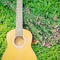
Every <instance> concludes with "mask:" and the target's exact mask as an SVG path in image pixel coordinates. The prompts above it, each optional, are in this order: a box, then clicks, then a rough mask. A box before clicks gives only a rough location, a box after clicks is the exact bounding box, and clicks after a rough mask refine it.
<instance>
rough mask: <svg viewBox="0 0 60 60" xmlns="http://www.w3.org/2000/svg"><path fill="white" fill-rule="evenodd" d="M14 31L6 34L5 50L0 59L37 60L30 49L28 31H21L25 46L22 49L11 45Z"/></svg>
mask: <svg viewBox="0 0 60 60" xmlns="http://www.w3.org/2000/svg"><path fill="white" fill-rule="evenodd" d="M15 35H16V33H15V29H14V30H11V31H9V32H8V34H7V43H8V45H7V49H6V51H5V53H4V55H3V57H2V60H37V58H36V55H35V53H34V52H33V50H32V48H31V42H32V34H31V32H30V31H28V30H25V29H23V35H24V36H25V38H26V44H25V46H24V47H23V48H17V47H15V46H14V45H13V42H12V41H13V39H14V37H15Z"/></svg>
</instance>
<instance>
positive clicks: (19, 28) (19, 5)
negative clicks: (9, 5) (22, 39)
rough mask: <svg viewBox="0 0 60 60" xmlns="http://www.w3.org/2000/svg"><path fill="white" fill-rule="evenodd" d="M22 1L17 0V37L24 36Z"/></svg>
mask: <svg viewBox="0 0 60 60" xmlns="http://www.w3.org/2000/svg"><path fill="white" fill-rule="evenodd" d="M22 18H23V17H22V0H17V8H16V36H23V21H22V20H23V19H22Z"/></svg>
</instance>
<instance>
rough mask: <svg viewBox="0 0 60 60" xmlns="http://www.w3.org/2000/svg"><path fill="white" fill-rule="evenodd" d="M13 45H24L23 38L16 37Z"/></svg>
mask: <svg viewBox="0 0 60 60" xmlns="http://www.w3.org/2000/svg"><path fill="white" fill-rule="evenodd" d="M14 43H15V45H16V46H21V45H23V44H24V38H23V37H20V36H18V37H16V38H15V40H14Z"/></svg>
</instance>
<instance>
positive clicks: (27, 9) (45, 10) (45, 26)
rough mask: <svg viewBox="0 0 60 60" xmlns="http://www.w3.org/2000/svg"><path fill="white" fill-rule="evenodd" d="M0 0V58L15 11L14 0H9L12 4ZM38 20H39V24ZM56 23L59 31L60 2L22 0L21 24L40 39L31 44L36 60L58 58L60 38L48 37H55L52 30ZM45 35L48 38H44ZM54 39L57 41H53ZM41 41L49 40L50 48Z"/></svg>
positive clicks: (59, 54)
mask: <svg viewBox="0 0 60 60" xmlns="http://www.w3.org/2000/svg"><path fill="white" fill-rule="evenodd" d="M2 1H3V0H2ZM2 1H1V4H0V60H1V58H2V55H3V53H4V51H5V49H6V47H7V42H6V34H7V32H8V31H10V30H12V29H14V28H15V21H16V13H15V12H14V11H15V4H16V1H15V0H14V1H12V0H11V2H13V3H11V4H12V5H11V4H5V3H6V2H4V3H2ZM6 1H8V0H6ZM56 16H57V17H56ZM54 17H55V18H54ZM38 22H41V25H40V23H38ZM57 25H58V32H59V31H60V30H59V29H60V3H59V1H58V0H53V1H52V0H34V1H31V0H27V1H26V0H24V24H23V26H24V28H26V29H29V30H30V31H31V32H32V34H33V38H34V39H35V40H39V41H40V42H39V43H38V44H36V45H34V44H32V48H33V50H34V51H35V53H36V55H37V58H38V60H60V42H59V41H60V39H58V38H57V37H56V38H55V39H53V41H52V40H51V38H50V37H51V36H53V37H55V35H54V34H55V33H53V31H52V30H54V28H53V27H55V26H57ZM52 26H53V27H52ZM45 37H48V38H47V39H45ZM41 38H42V39H41ZM56 39H57V40H58V43H56V42H55V41H56ZM43 41H46V42H51V48H47V47H43V46H42V42H43Z"/></svg>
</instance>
